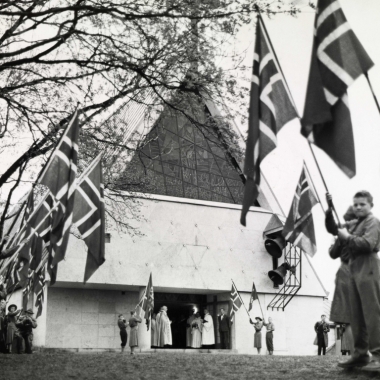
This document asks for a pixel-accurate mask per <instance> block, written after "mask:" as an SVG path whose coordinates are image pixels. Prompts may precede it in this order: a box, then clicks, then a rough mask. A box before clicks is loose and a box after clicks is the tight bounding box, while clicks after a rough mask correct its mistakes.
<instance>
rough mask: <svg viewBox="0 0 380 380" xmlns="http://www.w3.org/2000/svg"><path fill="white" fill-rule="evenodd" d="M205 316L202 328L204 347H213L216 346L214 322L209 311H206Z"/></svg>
mask: <svg viewBox="0 0 380 380" xmlns="http://www.w3.org/2000/svg"><path fill="white" fill-rule="evenodd" d="M204 313H205V316H204V318H203V328H202V345H203V346H212V345H214V344H215V332H214V321H213V319H212V316H211V315H210V313H209V312H208V310H207V309H205V310H204Z"/></svg>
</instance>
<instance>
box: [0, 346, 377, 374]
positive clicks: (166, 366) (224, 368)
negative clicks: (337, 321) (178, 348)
mask: <svg viewBox="0 0 380 380" xmlns="http://www.w3.org/2000/svg"><path fill="white" fill-rule="evenodd" d="M338 360H339V358H338V357H335V356H320V357H317V356H303V357H300V356H292V357H290V356H264V355H263V356H248V355H231V354H219V355H216V354H198V353H197V354H195V353H194V354H184V353H162V354H161V353H153V354H150V353H149V354H148V353H142V354H136V355H135V356H131V355H130V354H129V353H124V354H120V353H109V352H107V353H85V354H84V353H46V352H43V353H35V354H33V355H0V375H1V376H0V378H1V379H4V380H21V379H28V380H34V379H38V380H40V379H47V380H50V379H51V380H68V379H110V380H118V379H123V380H125V379H134V380H145V379H154V380H166V379H188V380H190V379H192V380H205V379H219V380H220V379H228V380H232V379H239V380H241V379H260V380H262V379H270V380H277V379H289V380H290V379H292V380H298V379H307V380H317V379H368V378H373V377H375V376H376V375H373V374H367V373H364V372H361V371H360V370H354V371H347V370H342V369H340V368H338V367H337V366H336V364H337V363H338ZM379 377H380V376H379Z"/></svg>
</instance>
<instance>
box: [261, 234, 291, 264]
mask: <svg viewBox="0 0 380 380" xmlns="http://www.w3.org/2000/svg"><path fill="white" fill-rule="evenodd" d="M264 244H265V249H266V250H267V252H268V253H269V254H270V255H271V256H272V257H274V258H276V259H279V258H280V257H281V256H282V250H283V249H284V248H285V246H286V241H285V239H284V238H283V237H282V235H277V236H275V237H274V238H269V237H267V238H266V240H265V243H264Z"/></svg>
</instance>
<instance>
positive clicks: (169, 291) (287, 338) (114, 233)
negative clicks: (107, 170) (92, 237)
mask: <svg viewBox="0 0 380 380" xmlns="http://www.w3.org/2000/svg"><path fill="white" fill-rule="evenodd" d="M205 112H206V113H208V114H209V115H211V116H212V117H217V111H216V109H215V108H214V107H213V105H212V104H208V105H207V106H206V107H205ZM142 119H143V116H141V117H140V120H137V121H134V124H133V125H132V126H131V130H130V131H129V134H130V133H132V132H133V131H135V130H138V129H139V128H140V129H141V128H142V127H141V126H142V125H143V124H144V122H143V120H142ZM152 134H153V135H152ZM147 136H148V137H149V141H150V143H149V144H147V145H146V146H145V147H144V149H145V153H146V155H145V156H144V158H143V159H142V160H143V161H144V164H145V173H147V174H146V175H148V176H150V178H151V180H152V182H153V183H154V184H155V187H156V191H155V192H154V193H152V194H149V196H146V195H141V194H138V193H136V194H135V196H136V197H137V198H139V197H140V199H139V201H140V204H141V206H140V207H141V214H142V216H143V217H142V218H140V220H136V221H133V222H132V223H133V226H134V227H135V228H137V229H138V230H139V231H141V234H140V235H137V236H130V235H129V234H128V233H124V232H120V231H118V230H117V228H116V226H114V228H110V229H109V231H108V232H109V233H110V240H109V242H108V243H106V262H105V263H104V264H103V265H102V266H101V267H100V268H99V269H98V271H97V272H96V273H95V274H94V275H93V276H92V277H91V278H90V280H89V281H88V283H87V284H85V285H84V284H83V273H84V267H85V260H86V254H87V249H86V246H85V244H84V243H83V241H81V240H79V239H77V238H75V237H74V236H71V238H70V242H69V247H68V251H67V254H66V258H65V261H63V262H62V263H60V264H59V269H58V277H57V282H56V284H55V285H54V286H52V287H49V288H48V289H47V291H46V297H45V304H44V309H43V314H42V315H41V316H40V317H39V319H38V327H37V329H36V331H35V346H40V347H45V348H52V349H70V350H97V351H103V350H104V351H106V350H118V349H119V348H120V336H119V329H118V326H117V317H118V315H119V314H121V313H123V314H124V315H125V316H127V317H128V315H129V311H130V310H133V309H134V308H135V306H136V304H137V303H138V301H139V299H140V297H141V295H142V292H143V291H144V288H145V286H146V284H147V282H148V278H149V275H150V273H152V276H153V286H154V292H155V310H156V311H157V310H159V308H160V307H161V306H163V305H166V306H167V307H168V316H169V318H170V319H172V321H173V323H172V330H173V348H176V349H181V350H182V349H185V347H183V343H182V340H181V339H179V334H182V333H183V332H182V331H179V330H178V326H179V325H178V324H176V322H178V321H179V320H180V319H181V318H182V317H183V316H186V317H187V316H188V313H189V310H191V309H192V308H196V309H198V310H200V312H202V311H203V309H204V308H206V307H207V309H208V310H209V311H210V314H211V315H212V317H213V319H214V324H215V330H216V331H215V337H216V348H219V347H220V338H219V334H218V329H217V323H216V321H217V315H218V314H219V313H220V308H222V307H223V308H225V309H227V310H228V301H229V296H230V291H231V284H232V280H233V281H234V283H235V284H236V287H237V289H238V290H239V292H240V294H241V296H242V299H243V301H244V303H245V305H246V306H247V307H248V304H249V298H250V293H251V289H252V283H253V281H254V283H255V285H256V289H257V292H258V295H259V300H260V303H261V306H262V309H263V312H264V317H265V318H266V319H268V317H271V318H272V320H273V323H274V325H275V329H276V330H275V332H274V354H275V355H310V354H315V353H316V346H314V345H313V341H314V338H315V332H314V324H315V322H316V321H317V320H318V319H319V318H320V315H321V314H322V313H323V310H324V299H326V297H327V293H326V291H325V289H324V288H323V285H322V284H321V282H320V280H319V279H318V276H317V274H316V272H315V270H314V269H313V267H312V264H311V262H310V261H309V260H308V258H307V257H306V255H305V254H304V253H300V256H301V260H299V261H298V264H299V265H298V268H297V272H296V273H297V276H298V279H297V280H298V281H299V282H300V284H301V286H300V287H299V286H298V288H297V292H296V294H295V295H294V297H290V296H286V295H285V294H284V296H283V300H285V301H286V300H288V301H289V303H288V304H286V307H285V308H284V310H283V309H282V308H281V307H278V308H277V307H273V302H272V301H273V299H274V298H275V297H276V295H278V293H279V292H281V291H282V288H281V286H280V288H274V286H273V282H272V281H271V280H270V279H269V277H268V272H269V271H270V270H272V269H273V258H272V256H270V255H269V254H268V252H267V251H266V249H265V246H264V240H265V231H267V230H268V225H270V222H271V220H272V221H273V217H274V216H276V215H278V216H279V217H280V218H279V219H282V220H283V218H284V213H283V211H282V210H281V207H280V205H279V204H278V202H277V200H276V198H275V196H274V195H273V193H272V191H271V189H270V187H269V185H268V183H267V182H266V180H265V178H263V181H262V186H261V194H260V197H259V199H258V206H255V207H251V210H250V211H249V213H248V215H247V227H243V226H241V225H240V222H239V220H240V211H241V205H240V203H241V199H242V189H243V184H242V182H241V172H239V168H238V167H237V166H236V162H235V164H234V165H233V164H232V163H231V162H230V161H229V157H228V156H227V155H226V154H225V152H223V150H222V149H221V148H220V147H218V146H217V144H215V143H214V140H213V138H214V137H211V138H210V139H207V138H206V139H205V138H203V137H202V136H201V135H199V134H198V132H197V131H196V129H195V128H194V127H192V126H191V125H189V124H186V122H185V121H184V120H182V119H181V118H179V117H173V116H171V117H161V118H160V119H159V120H158V121H157V122H156V123H153V126H152V128H151V129H150V131H148V133H147ZM152 136H153V137H152ZM240 143H241V144H244V142H243V139H242V138H241V141H240ZM134 160H135V159H134V158H132V160H131V162H132V163H133V162H135V161H136V160H135V161H134ZM128 164H129V163H127V165H126V170H128ZM286 212H287V210H286ZM277 219H278V218H277ZM284 260H285V255H282V257H281V258H279V259H278V265H281V264H282V263H283V262H284ZM289 264H290V265H293V263H289ZM286 276H287V277H286V278H289V276H290V272H288V273H287V275H286ZM18 296H19V295H16V294H15V295H14V297H15V298H14V300H15V301H16V300H17V297H18ZM280 297H281V294H280ZM269 305H271V307H269V308H268V306H269ZM250 315H251V317H252V319H254V318H255V317H256V316H261V311H260V307H259V303H258V301H254V303H253V309H252V310H251V312H250ZM264 331H265V329H263V332H264ZM332 335H333V333H331V334H330V338H333V336H332ZM253 338H254V329H253V327H252V325H251V324H250V323H249V318H248V315H247V312H246V311H245V309H244V307H241V309H240V310H239V311H238V312H237V313H236V317H235V321H234V323H233V325H232V329H231V348H232V349H233V350H236V352H238V353H244V354H256V349H254V347H253ZM331 340H333V339H331ZM139 343H140V347H139V348H140V349H141V350H150V349H151V339H150V331H147V329H146V326H145V324H144V323H142V324H141V326H140V328H139ZM263 347H265V334H263Z"/></svg>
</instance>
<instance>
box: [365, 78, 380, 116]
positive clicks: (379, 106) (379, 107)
mask: <svg viewBox="0 0 380 380" xmlns="http://www.w3.org/2000/svg"><path fill="white" fill-rule="evenodd" d="M364 76H365V77H366V78H367V82H368V85H369V89H370V90H371V93H372V96H373V99H374V100H375V103H376V106H377V110H378V111H379V113H380V105H379V102H378V101H377V97H376V95H375V92H374V91H373V87H372V84H371V82H370V80H369V76H368V71H366V72H365V73H364Z"/></svg>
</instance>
